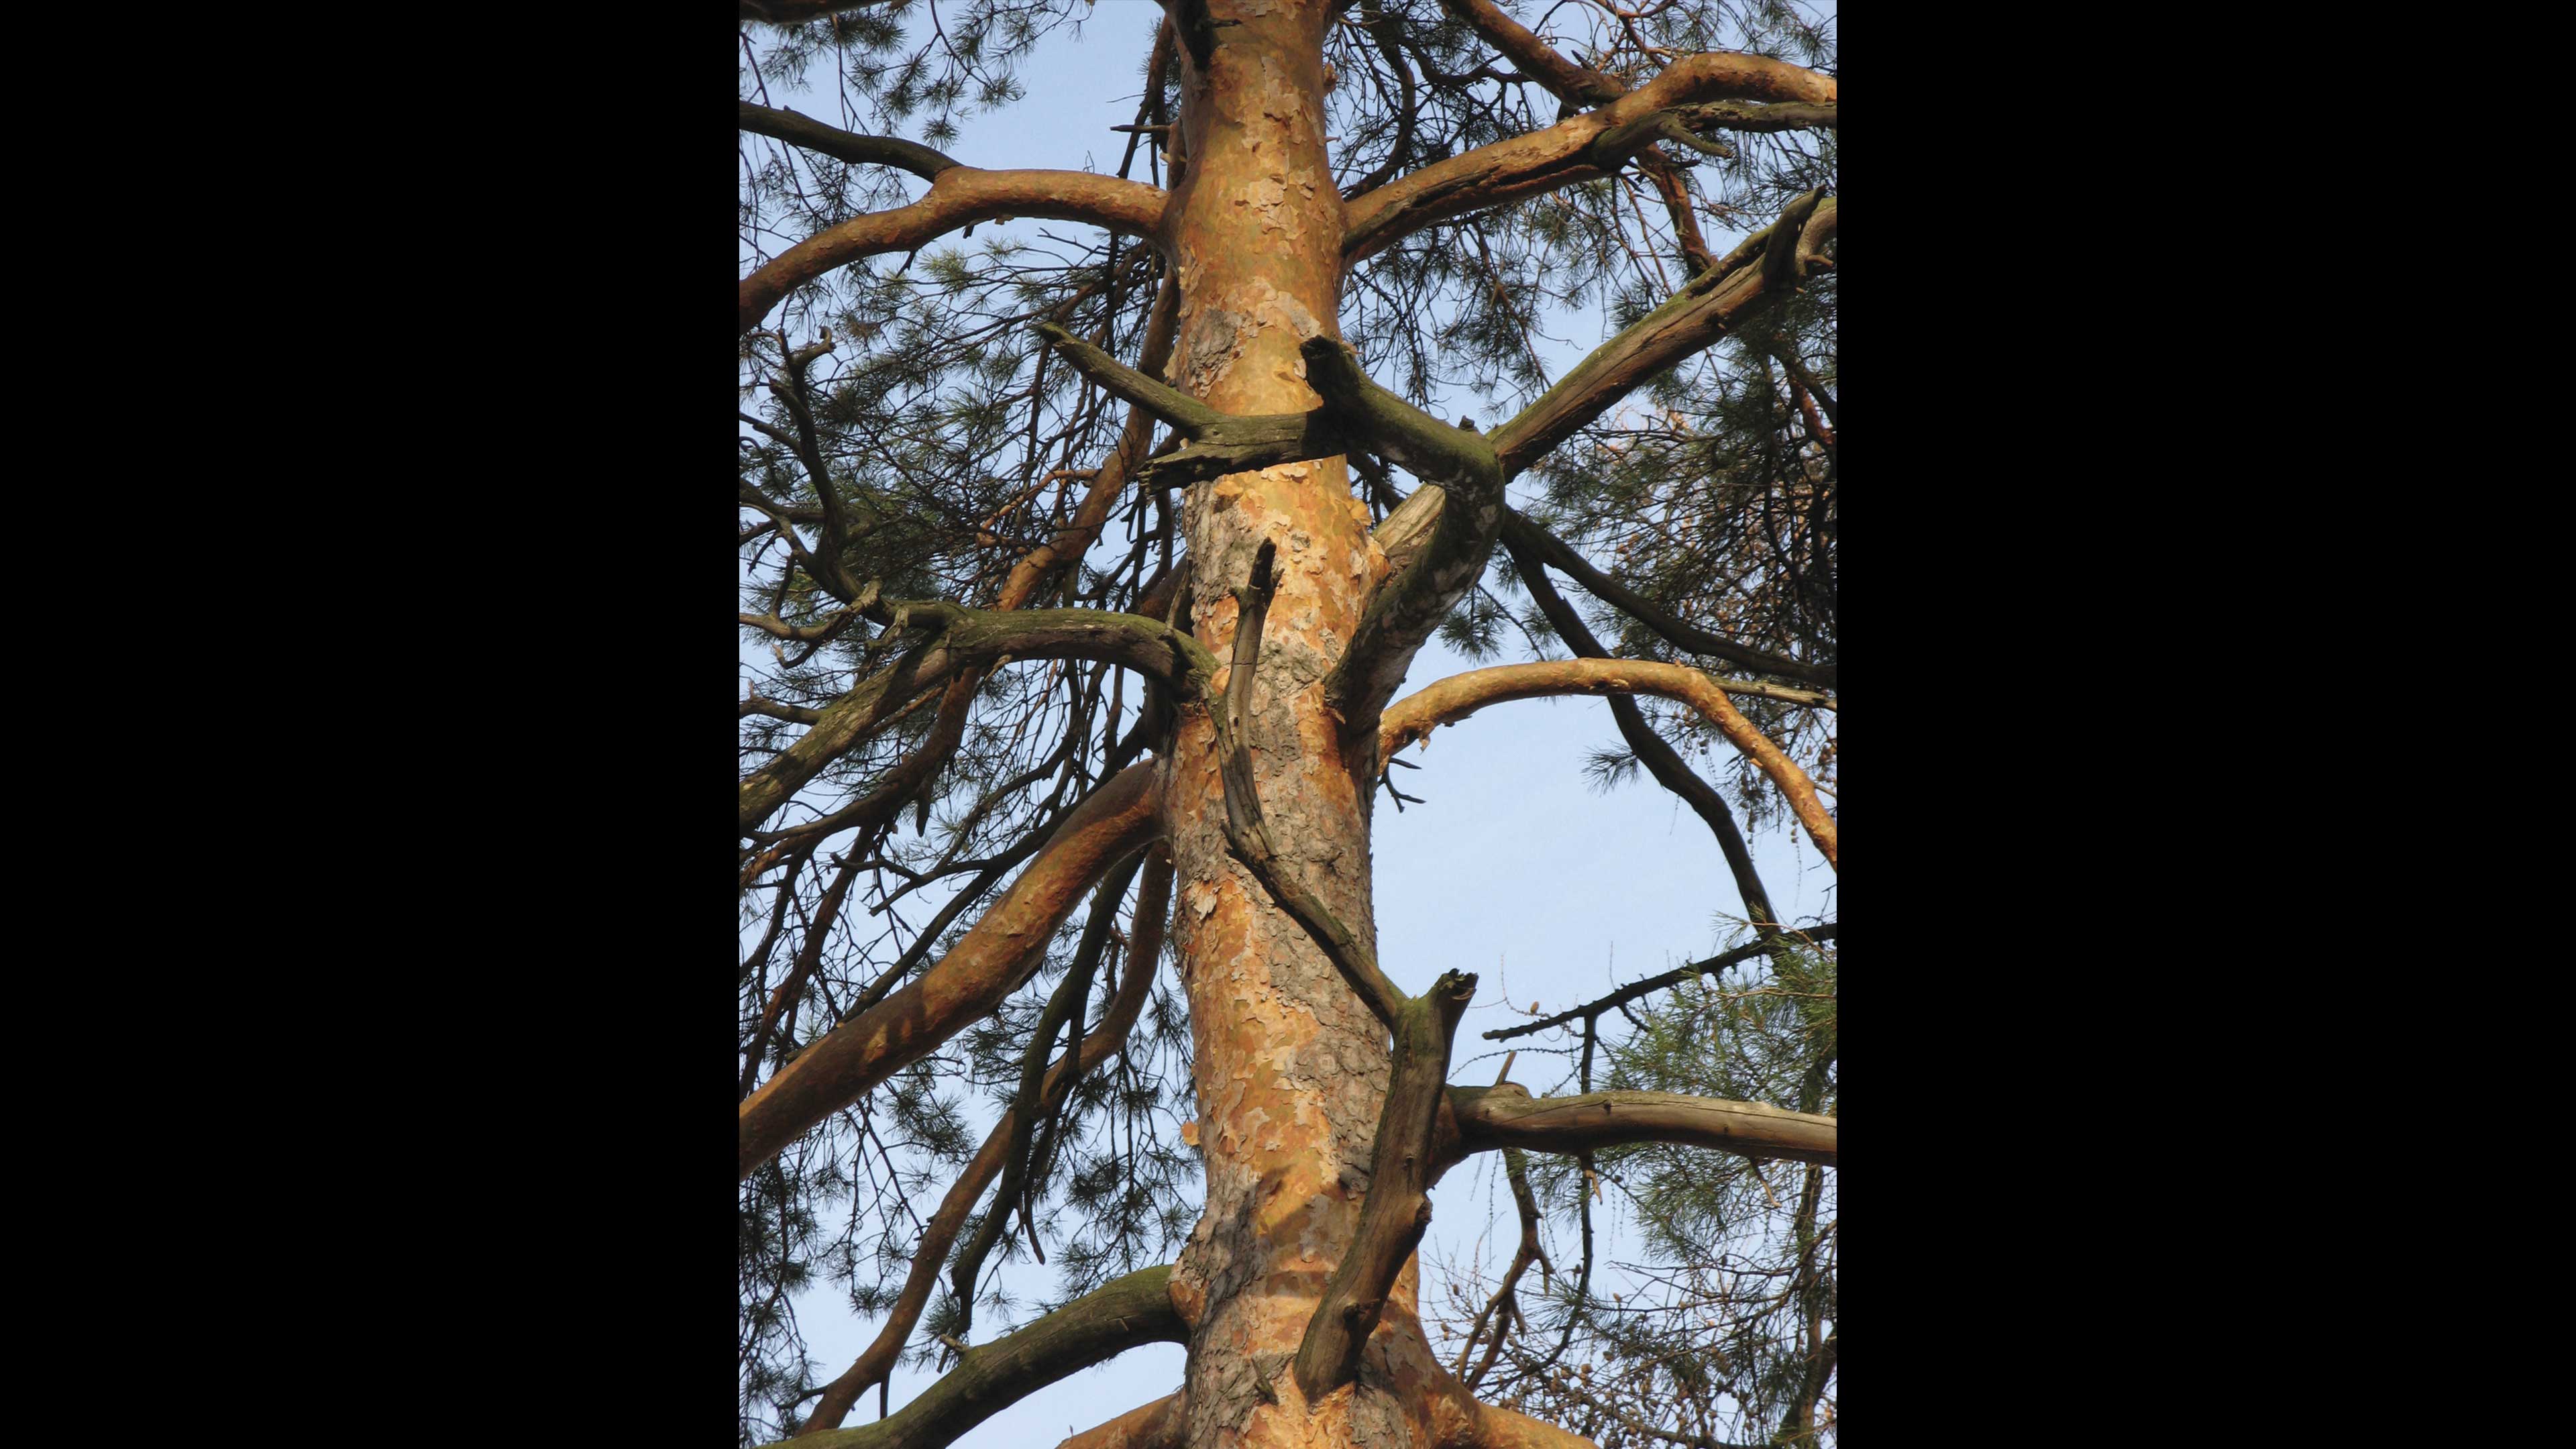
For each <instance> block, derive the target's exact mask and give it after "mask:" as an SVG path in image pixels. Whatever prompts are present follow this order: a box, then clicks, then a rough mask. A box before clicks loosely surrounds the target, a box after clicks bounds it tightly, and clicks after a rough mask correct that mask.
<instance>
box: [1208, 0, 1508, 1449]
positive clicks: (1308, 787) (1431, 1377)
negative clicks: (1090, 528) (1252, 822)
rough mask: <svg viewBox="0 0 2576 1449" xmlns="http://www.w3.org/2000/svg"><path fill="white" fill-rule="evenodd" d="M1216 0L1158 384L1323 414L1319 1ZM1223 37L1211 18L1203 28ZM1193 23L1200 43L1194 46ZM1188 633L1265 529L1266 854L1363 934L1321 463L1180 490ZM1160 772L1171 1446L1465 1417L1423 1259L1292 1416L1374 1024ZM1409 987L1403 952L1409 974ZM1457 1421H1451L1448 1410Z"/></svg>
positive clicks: (1325, 252)
mask: <svg viewBox="0 0 2576 1449" xmlns="http://www.w3.org/2000/svg"><path fill="white" fill-rule="evenodd" d="M1240 4H1241V8H1240V10H1237V9H1235V8H1234V6H1232V5H1229V4H1228V3H1227V0H1217V5H1216V7H1215V8H1216V12H1217V14H1216V17H1215V18H1216V19H1217V21H1218V23H1216V24H1214V25H1204V24H1198V25H1194V24H1193V23H1192V22H1193V20H1199V21H1204V20H1205V19H1206V18H1208V17H1207V15H1206V12H1205V11H1204V10H1202V9H1200V8H1199V7H1197V6H1193V5H1176V6H1175V7H1174V11H1175V13H1176V14H1177V15H1179V16H1181V17H1182V19H1181V21H1180V25H1181V38H1182V45H1181V49H1182V51H1183V53H1184V56H1183V63H1184V70H1183V82H1182V84H1183V93H1184V100H1183V106H1182V113H1181V124H1180V129H1179V134H1180V137H1181V151H1182V154H1183V156H1184V157H1185V160H1186V164H1185V166H1184V168H1183V170H1182V175H1181V176H1180V177H1179V178H1178V179H1177V182H1176V194H1175V196H1174V199H1173V202H1172V204H1171V206H1170V208H1169V210H1168V212H1167V213H1166V218H1167V219H1166V226H1167V228H1168V236H1167V240H1168V242H1169V244H1170V248H1171V252H1172V255H1173V258H1174V261H1175V263H1176V265H1177V267H1178V271H1179V276H1180V283H1181V319H1180V326H1179V341H1178V344H1177V347H1176V349H1175V354H1174V358H1173V362H1172V365H1171V368H1170V377H1171V379H1172V381H1173V382H1174V384H1175V385H1176V386H1178V387H1179V388H1180V389H1181V390H1182V391H1184V392H1187V393H1189V394H1191V395H1192V396H1195V397H1197V398H1200V399H1202V400H1203V401H1205V402H1207V403H1209V404H1210V405H1212V406H1214V407H1216V408H1218V409H1220V410H1222V411H1224V412H1228V413H1253V414H1258V413H1287V412H1299V411H1303V410H1305V409H1307V408H1311V407H1313V406H1315V405H1316V404H1317V402H1318V401H1319V399H1318V397H1317V395H1316V394H1315V393H1314V392H1313V391H1312V390H1311V389H1309V388H1308V387H1307V386H1306V384H1305V382H1304V380H1303V379H1304V376H1305V367H1304V364H1303V362H1302V360H1301V359H1300V358H1299V356H1298V352H1297V348H1298V344H1299V343H1300V342H1302V341H1303V340H1305V339H1306V338H1308V337H1313V336H1316V335H1319V334H1320V335H1324V336H1330V337H1338V336H1339V335H1340V333H1339V326H1338V322H1337V313H1338V309H1339V302H1340V290H1341V274H1342V256H1341V238H1342V233H1343V208H1342V200H1341V196H1340V193H1339V192H1338V191H1337V190H1336V188H1335V187H1334V184H1333V178H1332V171H1331V167H1330V166H1329V164H1328V162H1327V159H1326V155H1325V149H1324V131H1323V107H1322V103H1321V102H1322V91H1323V78H1322V62H1321V52H1322V37H1323V34H1324V27H1325V26H1326V25H1328V24H1329V23H1330V22H1331V8H1330V6H1329V4H1327V3H1325V0H1240ZM1229 20H1230V21H1232V22H1233V23H1231V24H1228V23H1224V22H1226V21H1229ZM1194 30H1195V31H1196V34H1195V36H1194V35H1193V33H1192V32H1193V31H1194ZM1183 519H1184V527H1185V529H1186V530H1187V537H1188V540H1189V553H1190V557H1191V558H1192V559H1193V560H1194V561H1195V562H1194V564H1193V593H1194V600H1193V603H1192V606H1191V614H1190V618H1191V624H1192V626H1193V627H1194V629H1195V630H1196V633H1197V635H1198V637H1199V639H1200V640H1201V641H1203V642H1204V643H1206V644H1207V645H1208V647H1209V648H1210V649H1212V650H1214V651H1215V653H1216V655H1217V657H1218V658H1219V659H1226V658H1229V657H1230V654H1229V650H1230V648H1231V643H1232V639H1233V636H1234V624H1235V618H1236V605H1235V602H1234V599H1233V598H1232V596H1231V594H1230V592H1229V591H1230V590H1231V589H1232V588H1233V587H1235V586H1237V585H1240V584H1242V583H1243V582H1244V581H1245V580H1246V578H1247V577H1248V576H1249V575H1250V573H1251V571H1252V560H1253V555H1254V552H1255V550H1256V549H1258V547H1259V546H1260V544H1261V543H1262V542H1263V541H1264V540H1268V541H1270V542H1271V543H1272V544H1273V545H1274V546H1275V548H1276V551H1277V560H1278V562H1277V565H1276V568H1277V572H1278V574H1279V576H1280V579H1279V584H1278V592H1277V595H1276V597H1275V599H1274V600H1273V602H1272V604H1271V607H1270V610H1269V617H1268V623H1267V627H1266V628H1265V630H1264V635H1265V637H1264V639H1263V641H1262V648H1261V654H1260V663H1259V667H1258V671H1257V673H1256V675H1255V679H1256V681H1257V684H1256V687H1255V690H1254V693H1253V696H1252V704H1251V710H1250V718H1249V719H1248V721H1247V728H1246V731H1245V734H1246V738H1247V741H1248V743H1249V745H1250V747H1251V750H1252V756H1253V760H1254V764H1255V777H1256V779H1257V781H1258V783H1259V787H1260V795H1261V806H1262V809H1263V810H1264V811H1265V812H1266V814H1267V815H1268V817H1269V821H1270V828H1271V830H1272V832H1273V834H1274V837H1275V839H1276V841H1277V844H1278V847H1279V850H1280V853H1281V855H1282V857H1283V864H1284V865H1285V866H1286V868H1288V869H1291V870H1294V871H1296V872H1298V873H1299V874H1300V876H1301V877H1302V878H1303V880H1304V881H1305V882H1306V883H1307V886H1308V887H1309V888H1310V889H1311V890H1313V891H1314V892H1315V893H1316V894H1317V895H1318V896H1319V897H1321V898H1322V900H1323V901H1324V903H1325V904H1326V905H1327V906H1329V907H1330V909H1331V910H1332V911H1333V912H1334V913H1335V914H1337V915H1338V916H1340V918H1341V919H1342V920H1343V921H1344V922H1345V923H1347V924H1348V925H1349V926H1350V927H1351V929H1352V930H1353V931H1354V932H1357V933H1360V934H1361V935H1362V936H1363V937H1365V938H1369V939H1374V935H1375V929H1376V926H1375V917H1374V913H1373V910H1372V907H1371V900H1370V879H1369V806H1370V796H1369V790H1370V787H1371V784H1372V782H1373V781H1374V779H1375V766H1376V761H1375V759H1374V758H1370V759H1358V758H1356V755H1360V754H1367V755H1372V756H1373V754H1374V747H1375V744H1376V735H1375V732H1374V731H1373V730H1371V731H1368V732H1365V733H1361V734H1358V735H1357V736H1356V738H1357V739H1358V741H1359V743H1358V744H1357V745H1355V746H1353V752H1354V757H1353V758H1345V757H1344V752H1343V745H1342V743H1341V742H1342V740H1343V739H1344V738H1345V731H1344V730H1343V728H1342V722H1341V721H1339V720H1337V719H1335V718H1333V717H1332V716H1331V715H1330V714H1329V713H1328V712H1327V711H1326V710H1325V708H1324V705H1323V684H1324V680H1325V676H1326V675H1327V674H1328V673H1329V672H1330V671H1331V669H1332V666H1333V665H1334V664H1335V663H1336V662H1337V661H1338V660H1339V659H1340V657H1341V654H1342V651H1343V649H1344V647H1345V646H1346V644H1347V642H1348V641H1349V639H1350V638H1351V634H1352V630H1353V628H1354V626H1355V625H1356V624H1357V623H1358V622H1359V619H1360V615H1361V608H1362V605H1363V603H1364V602H1365V600H1366V598H1367V594H1368V591H1369V590H1370V589H1371V588H1372V587H1374V586H1375V585H1376V584H1377V583H1378V582H1379V581H1380V580H1381V579H1382V578H1383V577H1384V576H1385V574H1386V572H1387V564H1386V557H1385V554H1384V552H1383V551H1382V550H1380V549H1379V548H1378V547H1377V546H1376V545H1375V544H1374V543H1373V542H1372V540H1371V539H1370V537H1369V530H1368V514H1367V511H1366V510H1365V508H1363V507H1362V505H1361V504H1360V503H1359V502H1358V501H1357V500H1356V499H1354V498H1353V497H1352V496H1351V491H1350V483H1349V476H1348V472H1347V469H1346V467H1345V465H1344V462H1343V460H1342V459H1340V458H1330V459H1323V460H1319V461H1315V462H1310V463H1295V464H1289V465H1286V466H1283V467H1277V468H1267V469H1263V470H1261V471H1260V472H1257V473H1241V474H1233V475H1229V476H1227V477H1223V478H1219V479H1216V480H1214V481H1213V482H1208V483H1201V484H1197V485H1194V486H1193V487H1192V488H1191V489H1190V493H1189V497H1188V500H1187V504H1186V507H1185V510H1184V515H1183ZM1184 718H1185V723H1184V724H1183V726H1182V728H1181V730H1180V732H1179V737H1178V740H1177V742H1176V745H1175V748H1174V749H1173V751H1172V754H1171V758H1170V760H1169V762H1168V763H1167V765H1166V767H1165V768H1166V770H1167V775H1166V779H1165V782H1164V800H1165V808H1166V809H1167V811H1168V812H1169V821H1168V824H1169V828H1170V832H1171V851H1172V857H1173V861H1174V864H1175V867H1176V870H1177V872H1178V877H1179V882H1180V884H1179V891H1178V896H1179V901H1178V910H1177V920H1176V930H1175V939H1176V941H1177V943H1178V947H1179V954H1180V961H1181V974H1182V978H1183V981H1184V983H1185V986H1186V988H1187V991H1188V995H1189V1004H1190V1016H1191V1029H1192V1033H1193V1038H1194V1042H1195V1050H1196V1057H1195V1072H1196V1087H1197V1093H1198V1106H1199V1116H1200V1120H1199V1123H1198V1141H1199V1146H1200V1148H1201V1150H1202V1152H1203V1153H1204V1154H1205V1157H1206V1164H1207V1208H1206V1213H1205V1216H1204V1217H1203V1218H1202V1219H1201V1220H1200V1223H1199V1226H1198V1229H1197V1231H1196V1233H1195V1234H1194V1235H1193V1236H1192V1238H1191V1241H1190V1244H1189V1246H1188V1248H1187V1249H1186V1250H1185V1251H1184V1252H1183V1253H1182V1255H1181V1260H1180V1264H1179V1266H1178V1268H1177V1270H1176V1271H1175V1272H1174V1274H1173V1277H1172V1298H1173V1302H1174V1305H1175V1306H1176V1307H1177V1308H1178V1309H1179V1311H1180V1313H1181V1316H1182V1318H1183V1320H1184V1321H1185V1322H1187V1323H1188V1324H1189V1325H1190V1326H1191V1337H1190V1367H1189V1379H1188V1385H1187V1396H1186V1410H1187V1418H1188V1432H1187V1437H1186V1442H1187V1443H1188V1444H1190V1445H1192V1446H1210V1449H1212V1446H1216V1445H1219V1444H1224V1445H1228V1446H1237V1449H1258V1446H1309V1445H1325V1444H1332V1445H1345V1444H1355V1443H1357V1444H1370V1445H1383V1446H1389V1449H1395V1446H1414V1449H1428V1446H1430V1445H1433V1444H1435V1443H1438V1442H1441V1441H1442V1440H1444V1439H1452V1438H1454V1437H1455V1436H1456V1435H1457V1434H1458V1433H1459V1432H1460V1431H1461V1430H1462V1429H1463V1427H1464V1424H1463V1421H1461V1420H1460V1419H1459V1418H1458V1415H1459V1413H1460V1412H1461V1410H1462V1409H1463V1407H1464V1406H1463V1404H1462V1402H1461V1400H1460V1399H1459V1397H1458V1391H1457V1390H1456V1389H1455V1387H1454V1385H1453V1383H1452V1382H1451V1381H1450V1380H1449V1377H1448V1375H1446V1374H1445V1373H1444V1372H1442V1370H1441V1369H1440V1367H1439V1365H1438V1364H1437V1363H1436V1362H1435V1361H1434V1360H1433V1358H1432V1355H1431V1351H1430V1347H1429V1345H1428V1344H1427V1343H1426V1342H1425V1341H1424V1338H1423V1333H1422V1327H1421V1323H1420V1320H1419V1318H1418V1317H1417V1314H1416V1305H1415V1292H1416V1279H1417V1276H1418V1270H1417V1268H1416V1267H1414V1266H1412V1265H1408V1266H1407V1267H1406V1269H1405V1270H1404V1273H1403V1275H1402V1276H1401V1277H1400V1278H1399V1279H1398V1281H1397V1284H1396V1288H1395V1292H1394V1294H1393V1295H1392V1297H1391V1298H1390V1300H1389V1301H1388V1303H1387V1307H1386V1311H1385V1314H1384V1316H1383V1318H1382V1319H1381V1320H1380V1323H1379V1326H1378V1328H1377V1331H1376V1333H1375V1335H1374V1337H1373V1338H1372V1340H1371V1342H1370V1345H1369V1348H1368V1351H1367V1352H1366V1354H1364V1356H1363V1359H1362V1364H1361V1370H1360V1379H1359V1383H1358V1384H1357V1385H1356V1386H1355V1388H1354V1387H1345V1388H1343V1389H1340V1390H1338V1391H1336V1392H1334V1393H1332V1394H1329V1395H1327V1396H1326V1398H1325V1400H1324V1401H1323V1402H1322V1403H1321V1404H1318V1405H1313V1406H1309V1405H1307V1404H1306V1403H1305V1402H1304V1401H1303V1398H1302V1396H1301V1395H1300V1393H1299V1391H1298V1388H1297V1383H1296V1378H1295V1375H1293V1374H1292V1373H1290V1372H1289V1364H1290V1361H1291V1360H1292V1359H1294V1357H1295V1356H1296V1353H1297V1347H1298V1343H1299V1341H1300V1340H1301V1338H1302V1337H1303V1336H1304V1334H1305V1331H1306V1323H1307V1319H1308V1318H1309V1317H1310V1316H1311V1315H1312V1313H1313V1311H1314V1307H1315V1304H1316V1302H1317V1300H1318V1299H1319V1298H1320V1297H1321V1295H1322V1293H1323V1290H1324V1285H1325V1282H1326V1280H1327V1279H1328V1278H1329V1277H1330V1276H1331V1274H1332V1271H1333V1268H1334V1267H1335V1265H1336V1264H1337V1263H1339V1262H1340V1260H1341V1257H1342V1253H1343V1251H1344V1249H1345V1248H1346V1246H1347V1245H1348V1244H1349V1242H1350V1239H1351V1235H1352V1230H1353V1229H1354V1227H1355V1226H1356V1225H1357V1222H1358V1219H1359V1211H1360V1204H1361V1201H1362V1199H1363V1197H1364V1196H1365V1194H1366V1192H1367V1188H1368V1179H1369V1163H1370V1148H1371V1144H1372V1142H1373V1141H1374V1138H1375V1136H1376V1128H1377V1120H1378V1113H1379V1110H1380V1107H1381V1104H1382V1103H1383V1101H1384V1099H1385V1096H1386V1091H1387V1082H1388V1074H1389V1054H1388V1045H1387V1033H1386V1029H1385V1027H1383V1026H1382V1025H1380V1024H1379V1022H1378V1021H1377V1020H1376V1018H1375V1017H1373V1016H1372V1015H1371V1014H1370V1013H1369V1011H1368V1009H1367V1007H1366V1006H1364V1005H1363V1004H1362V1003H1361V1001H1360V999H1359V998H1358V996H1356V995H1355V994H1354V993H1353V992H1352V990H1351V988H1350V986H1349V985H1348V984H1346V983H1345V982H1344V981H1343V979H1342V978H1341V976H1340V975H1339V974H1338V973H1337V972H1336V971H1335V969H1334V967H1333V965H1332V963H1331V962H1330V961H1329V960H1327V959H1326V957H1325V956H1324V955H1323V953H1322V952H1321V951H1320V950H1318V949H1317V947H1316V946H1315V944H1314V943H1313V942H1312V941H1311V940H1310V939H1309V938H1308V937H1307V935H1306V933H1305V932H1304V931H1303V930H1302V929H1301V928H1300V927H1299V926H1298V925H1297V923H1296V922H1294V921H1293V920H1291V919H1289V917H1288V916H1287V915H1286V914H1284V913H1282V912H1281V911H1280V910H1279V909H1278V907H1277V906H1276V905H1275V904H1274V903H1273V902H1272V901H1271V899H1270V897H1269V895H1268V893H1267V892H1266V891H1265V890H1264V889H1263V888H1262V886H1261V885H1260V884H1259V883H1258V882H1257V881H1256V880H1254V879H1253V877H1252V876H1251V875H1250V874H1249V873H1248V872H1246V871H1245V870H1244V868H1243V867H1242V866H1241V865H1239V864H1237V863H1236V862H1235V861H1233V860H1232V859H1230V858H1229V857H1228V855H1227V853H1226V844H1225V829H1224V825H1225V813H1224V812H1225V806H1224V792H1223V786H1222V784H1221V783H1220V777H1219V771H1218V760H1217V756H1216V752H1215V750H1214V747H1213V746H1214V736H1213V731H1212V729H1211V728H1210V726H1209V724H1208V722H1207V720H1206V718H1205V717H1204V716H1202V715H1198V714H1196V713H1195V712H1193V713H1191V714H1189V715H1186V716H1185V717H1184ZM1408 964H1409V965H1410V967H1411V968H1412V969H1409V970H1406V971H1405V972H1404V974H1405V975H1406V976H1407V977H1415V976H1419V975H1420V973H1421V971H1422V970H1423V969H1424V963H1408ZM1465 1412H1468V1413H1472V1410H1465Z"/></svg>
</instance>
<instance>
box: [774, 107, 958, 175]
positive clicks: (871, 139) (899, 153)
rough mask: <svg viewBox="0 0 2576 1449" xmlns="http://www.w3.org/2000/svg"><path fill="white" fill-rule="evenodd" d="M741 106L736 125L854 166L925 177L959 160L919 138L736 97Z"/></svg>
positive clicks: (937, 173) (953, 164) (937, 172)
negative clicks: (847, 126) (861, 130)
mask: <svg viewBox="0 0 2576 1449" xmlns="http://www.w3.org/2000/svg"><path fill="white" fill-rule="evenodd" d="M735 104H736V105H737V106H739V107H740V108H741V115H740V119H739V120H737V121H736V122H735V124H736V126H738V127H739V128H740V129H742V130H745V131H750V132H752V133H753V134H755V135H761V136H767V137H769V138H770V139H772V140H777V141H784V142H786V143H787V144H789V145H791V146H799V147H802V148H804V149H805V150H808V151H813V152H816V153H818V154H820V155H824V156H829V157H831V158H832V159H834V160H836V161H847V162H849V163H850V164H851V165H853V166H895V167H900V168H902V169H903V170H906V171H909V172H911V173H912V174H913V175H915V176H919V177H922V178H924V179H927V180H934V181H935V180H937V179H938V177H939V173H940V172H942V171H946V170H948V169H949V168H950V167H952V166H957V165H960V164H962V163H960V162H959V161H958V160H957V158H956V157H954V156H948V155H943V154H942V153H940V152H937V151H933V150H931V149H930V148H929V147H927V146H924V145H922V144H921V143H920V142H918V141H907V140H904V139H903V138H902V137H900V136H861V135H856V134H854V133H852V132H849V131H844V130H842V129H841V128H840V127H838V126H830V125H825V124H824V123H823V122H821V121H818V120H815V119H814V118H813V117H812V116H808V115H805V114H803V113H802V112H798V111H786V110H775V111H774V110H771V109H770V108H769V107H767V106H755V105H753V104H752V103H751V102H749V101H737V102H735Z"/></svg>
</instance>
